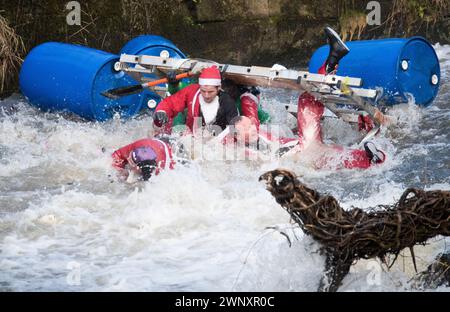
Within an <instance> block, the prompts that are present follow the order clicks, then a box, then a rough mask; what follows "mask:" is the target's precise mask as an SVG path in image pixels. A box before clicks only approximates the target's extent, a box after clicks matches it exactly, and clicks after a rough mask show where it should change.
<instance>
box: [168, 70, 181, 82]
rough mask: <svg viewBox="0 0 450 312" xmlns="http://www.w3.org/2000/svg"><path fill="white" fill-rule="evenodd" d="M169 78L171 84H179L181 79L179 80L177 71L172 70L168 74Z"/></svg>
mask: <svg viewBox="0 0 450 312" xmlns="http://www.w3.org/2000/svg"><path fill="white" fill-rule="evenodd" d="M166 77H167V80H169V83H170V84H173V85H177V84H178V83H179V82H180V81H179V80H177V78H176V77H177V72H176V71H170V72H168V73H167V74H166Z"/></svg>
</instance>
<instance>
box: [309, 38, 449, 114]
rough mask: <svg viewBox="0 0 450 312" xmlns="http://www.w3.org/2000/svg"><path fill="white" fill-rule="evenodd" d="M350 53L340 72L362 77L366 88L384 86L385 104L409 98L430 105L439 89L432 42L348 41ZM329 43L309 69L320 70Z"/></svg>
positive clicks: (401, 40)
mask: <svg viewBox="0 0 450 312" xmlns="http://www.w3.org/2000/svg"><path fill="white" fill-rule="evenodd" d="M346 44H347V46H348V47H349V48H350V52H349V53H348V54H347V55H346V56H345V57H344V58H343V59H342V60H341V61H340V63H339V69H338V72H337V74H338V75H340V76H351V77H359V78H362V79H363V86H362V87H363V88H370V89H374V88H377V87H381V88H383V91H384V92H383V98H382V100H384V102H385V103H386V104H398V103H402V102H406V101H407V94H408V93H409V94H411V95H413V96H414V98H415V103H416V104H418V105H423V106H426V105H429V104H431V102H432V101H433V100H434V98H435V97H436V95H437V93H438V90H439V82H440V67H439V60H438V57H437V55H436V52H435V50H434V48H433V47H432V46H431V44H430V43H429V42H428V41H426V40H425V39H424V38H421V37H412V38H409V39H382V40H366V41H351V42H346ZM328 53H329V46H328V45H325V46H322V47H320V48H319V49H318V50H317V51H316V52H315V53H314V54H313V56H312V58H311V60H310V63H309V71H310V72H317V70H318V69H319V67H320V66H321V65H322V64H323V62H324V61H325V60H326V58H327V56H328Z"/></svg>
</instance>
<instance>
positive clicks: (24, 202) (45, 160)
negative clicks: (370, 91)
mask: <svg viewBox="0 0 450 312" xmlns="http://www.w3.org/2000/svg"><path fill="white" fill-rule="evenodd" d="M435 48H436V49H437V53H438V55H439V58H440V60H441V67H442V84H441V89H440V93H439V96H438V97H437V99H436V100H435V102H434V103H433V105H432V106H431V107H429V108H425V109H423V108H419V107H417V106H415V105H414V104H412V103H409V104H407V105H402V106H396V107H394V108H393V109H392V110H391V111H390V112H389V114H390V115H392V116H394V117H395V118H396V119H397V120H399V124H400V126H398V127H395V128H394V129H392V130H385V131H384V133H383V134H382V135H381V136H379V137H377V138H376V139H375V142H376V144H377V146H380V147H381V148H382V149H383V150H385V151H386V154H387V157H388V159H387V161H386V163H385V164H383V165H382V166H378V167H374V168H371V169H369V170H366V171H358V170H356V171H350V170H340V171H337V172H334V171H326V170H324V171H314V170H312V169H311V168H309V167H306V166H302V165H301V164H299V163H296V162H293V161H283V162H281V163H279V162H270V163H261V164H255V163H252V164H247V163H245V162H237V163H228V162H227V163H224V162H214V161H210V162H204V163H201V162H193V163H192V164H190V165H189V166H186V167H181V166H179V167H178V168H177V169H176V170H173V171H170V172H164V174H161V175H159V176H156V177H154V178H152V179H151V181H149V182H148V183H145V184H140V185H128V184H122V183H118V182H117V180H116V179H115V172H114V170H113V169H112V168H111V166H110V162H111V159H110V154H111V152H112V151H114V150H115V149H117V148H119V147H121V146H123V145H126V144H128V143H130V142H132V141H134V140H137V139H140V138H143V137H145V136H146V135H147V133H148V131H149V129H150V120H149V117H148V116H141V117H139V118H136V119H133V120H129V121H126V122H121V121H120V120H112V121H110V122H106V123H87V122H83V121H74V120H73V119H72V118H67V116H66V117H62V116H60V115H58V114H50V113H42V112H39V111H37V110H36V109H34V108H33V107H31V106H29V105H28V104H27V103H26V102H25V100H24V99H23V98H22V97H21V96H12V97H10V98H8V99H6V100H4V101H3V102H2V104H5V103H7V102H8V103H12V104H14V107H15V108H16V109H17V112H16V113H15V114H11V115H7V114H2V113H1V112H0V163H1V166H0V190H1V193H0V215H1V219H0V290H2V291H5V290H6V291H7V290H16V291H55V290H57V291H99V290H101V291H105V290H119V291H129V290H138V291H167V290H170V291H234V290H237V291H315V290H316V289H317V286H318V284H319V280H320V277H321V276H322V271H323V265H324V259H323V257H322V256H321V255H320V254H319V253H318V245H317V244H316V243H315V242H314V241H312V239H310V238H309V237H307V236H304V235H303V233H302V232H301V231H300V230H299V229H298V227H296V226H295V225H294V224H291V223H290V220H289V215H288V214H287V213H286V212H285V211H284V210H282V209H281V207H280V206H279V205H278V204H277V203H276V202H275V201H274V199H273V198H272V197H271V195H270V194H269V193H268V192H267V191H266V190H265V188H264V185H262V184H260V183H258V177H259V175H260V174H262V173H264V172H266V171H267V170H271V169H275V168H277V167H278V166H283V167H287V168H290V169H292V170H294V171H295V172H296V173H297V174H298V175H299V176H300V177H301V179H302V180H303V181H304V182H305V183H306V184H308V185H309V186H311V187H313V188H316V189H318V190H319V191H320V192H322V193H329V194H331V195H333V196H335V197H336V198H338V199H339V200H340V201H341V203H342V205H343V206H344V207H346V208H350V207H351V206H358V207H362V208H367V207H370V206H374V205H377V204H390V203H393V202H394V201H396V200H397V199H398V198H399V197H400V195H401V193H402V192H403V190H404V189H405V188H406V187H423V188H426V189H450V153H449V152H448V151H449V147H450V121H449V120H450V118H449V116H450V106H449V98H450V83H449V82H448V80H449V79H448V78H449V69H450V46H448V45H445V46H441V45H436V46H435ZM264 97H265V98H264V100H265V103H266V104H265V105H266V106H267V107H268V109H269V111H270V112H271V114H272V115H274V116H275V118H274V122H275V123H276V122H283V118H285V117H283V116H285V114H284V115H282V114H281V112H282V111H283V110H284V108H283V106H282V105H276V104H280V103H286V102H294V101H295V95H292V94H289V93H284V92H283V91H270V92H269V91H268V92H266V93H265V95H264ZM326 132H332V133H333V134H334V136H335V137H341V138H343V142H344V143H345V141H346V140H347V143H348V142H354V141H355V140H354V137H351V135H354V134H351V133H352V132H351V131H350V129H349V127H348V126H347V125H345V124H344V123H340V122H338V121H336V122H333V123H331V124H328V125H327V126H326ZM349 137H350V138H351V139H349ZM341 143H342V142H341ZM352 147H355V148H356V147H357V146H356V145H354V146H352ZM102 148H103V149H102ZM286 237H289V240H288V239H287V238H286ZM446 243H449V240H448V239H443V238H436V239H434V240H432V241H431V242H430V244H429V245H427V246H424V247H420V248H417V250H416V256H417V260H418V265H419V270H421V269H424V268H425V267H426V265H427V264H429V263H430V262H431V261H432V260H433V259H434V257H435V256H436V255H437V254H438V253H439V252H443V251H444V250H445V249H446V248H447V247H446ZM413 275H414V272H413V270H412V262H411V257H410V255H409V253H408V252H404V253H403V254H402V255H401V256H400V259H399V260H398V261H397V264H396V265H395V266H394V267H393V268H392V269H391V270H390V271H388V270H387V269H386V267H385V266H380V264H379V263H378V262H377V261H375V260H367V261H360V262H358V263H357V264H356V265H355V266H354V267H352V270H351V272H350V274H349V275H348V276H347V277H346V278H345V279H344V285H343V286H342V288H341V290H342V291H353V290H356V291H380V290H388V291H405V290H411V289H412V286H411V285H410V282H409V280H410V278H411V277H412V276H413ZM441 290H444V291H448V290H449V289H448V288H442V289H441Z"/></svg>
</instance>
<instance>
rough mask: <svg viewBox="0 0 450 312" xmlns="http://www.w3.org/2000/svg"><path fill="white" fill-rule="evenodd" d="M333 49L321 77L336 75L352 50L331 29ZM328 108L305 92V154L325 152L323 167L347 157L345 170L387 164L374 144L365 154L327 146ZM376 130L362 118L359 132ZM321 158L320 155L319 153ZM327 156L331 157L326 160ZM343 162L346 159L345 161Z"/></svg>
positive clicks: (301, 130) (300, 119) (301, 122)
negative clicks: (325, 123) (324, 127)
mask: <svg viewBox="0 0 450 312" xmlns="http://www.w3.org/2000/svg"><path fill="white" fill-rule="evenodd" d="M325 33H326V35H327V37H328V43H329V45H330V53H329V55H328V58H327V60H326V61H325V62H324V64H323V65H322V66H321V67H320V69H319V71H318V73H319V74H322V75H329V74H333V75H334V74H336V72H337V70H338V64H339V61H340V60H341V59H342V58H343V57H344V56H345V55H347V54H348V52H349V51H350V50H349V48H348V47H347V46H346V45H345V44H344V42H343V41H342V40H341V38H340V37H339V35H338V34H337V33H336V32H335V31H334V30H333V29H331V28H330V27H326V28H325ZM324 109H325V108H324V105H323V104H322V103H321V102H320V101H319V100H317V99H316V98H315V97H314V96H312V95H311V94H309V93H308V92H304V93H303V94H301V95H300V97H299V99H298V114H297V124H298V136H299V144H300V149H301V150H306V149H308V148H310V147H311V146H314V148H315V149H316V150H322V151H323V153H322V154H324V156H323V157H322V159H321V161H319V162H318V166H320V167H322V166H324V165H325V163H327V162H329V161H327V160H331V159H333V158H336V157H330V155H334V156H338V157H341V156H343V155H344V154H346V157H345V160H344V162H343V166H344V167H345V168H368V167H370V166H371V165H372V164H379V163H382V162H384V160H385V158H386V157H385V154H384V153H383V152H382V151H380V150H378V149H377V148H376V146H375V144H374V143H372V142H366V143H365V144H364V150H347V151H346V150H345V149H344V148H343V147H340V146H325V145H324V144H323V141H322V133H321V126H320V119H321V118H322V116H323V113H324ZM372 128H373V122H372V120H371V119H370V118H369V117H368V116H360V118H359V130H366V131H370V130H371V129H372ZM318 154H320V153H318ZM325 154H327V156H325ZM342 158H343V157H342Z"/></svg>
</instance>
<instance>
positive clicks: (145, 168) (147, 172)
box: [136, 159, 157, 181]
mask: <svg viewBox="0 0 450 312" xmlns="http://www.w3.org/2000/svg"><path fill="white" fill-rule="evenodd" d="M136 165H137V166H138V168H139V169H141V173H142V179H143V180H144V181H148V179H150V178H151V176H152V175H153V172H154V171H155V170H156V166H157V164H156V160H154V159H152V160H144V161H141V162H139V163H137V164H136Z"/></svg>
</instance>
